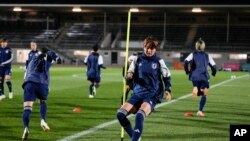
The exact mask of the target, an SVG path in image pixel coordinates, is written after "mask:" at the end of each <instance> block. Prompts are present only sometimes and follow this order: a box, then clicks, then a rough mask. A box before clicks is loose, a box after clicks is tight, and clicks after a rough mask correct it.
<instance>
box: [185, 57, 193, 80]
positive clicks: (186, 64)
mask: <svg viewBox="0 0 250 141" xmlns="http://www.w3.org/2000/svg"><path fill="white" fill-rule="evenodd" d="M192 60H193V53H190V54H189V55H188V57H187V58H186V59H185V61H184V70H185V72H186V74H187V75H188V74H190V70H189V68H188V65H189V63H190V62H191V61H192Z"/></svg>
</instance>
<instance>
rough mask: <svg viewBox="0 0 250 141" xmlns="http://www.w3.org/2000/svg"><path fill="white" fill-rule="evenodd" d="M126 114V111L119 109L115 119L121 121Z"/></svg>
mask: <svg viewBox="0 0 250 141" xmlns="http://www.w3.org/2000/svg"><path fill="white" fill-rule="evenodd" d="M127 114H128V111H126V110H125V109H123V108H121V109H119V110H118V111H117V113H116V117H117V119H119V120H122V119H123V118H125V117H126V116H127Z"/></svg>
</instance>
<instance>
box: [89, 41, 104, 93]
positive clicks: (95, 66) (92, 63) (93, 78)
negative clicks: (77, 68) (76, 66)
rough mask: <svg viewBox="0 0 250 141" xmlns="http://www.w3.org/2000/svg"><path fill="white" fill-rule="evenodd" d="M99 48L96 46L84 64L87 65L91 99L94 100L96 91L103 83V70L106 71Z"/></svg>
mask: <svg viewBox="0 0 250 141" xmlns="http://www.w3.org/2000/svg"><path fill="white" fill-rule="evenodd" d="M98 49H99V46H98V45H94V46H93V51H92V52H91V54H89V55H88V56H87V57H86V58H85V59H84V63H85V65H87V79H88V80H89V81H90V86H89V98H94V96H95V95H96V89H97V88H98V87H99V83H100V81H101V68H103V69H106V67H105V66H104V65H103V58H102V55H100V54H99V53H98Z"/></svg>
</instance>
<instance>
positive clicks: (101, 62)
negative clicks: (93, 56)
mask: <svg viewBox="0 0 250 141" xmlns="http://www.w3.org/2000/svg"><path fill="white" fill-rule="evenodd" d="M102 64H103V58H102V56H101V55H99V57H98V65H102Z"/></svg>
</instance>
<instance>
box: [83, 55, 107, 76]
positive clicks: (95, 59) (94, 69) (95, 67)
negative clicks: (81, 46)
mask: <svg viewBox="0 0 250 141" xmlns="http://www.w3.org/2000/svg"><path fill="white" fill-rule="evenodd" d="M84 63H85V64H87V76H88V78H98V77H100V76H101V67H102V66H103V58H102V56H101V55H99V53H96V52H92V53H91V54H90V55H88V56H87V57H86V58H85V60H84Z"/></svg>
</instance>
